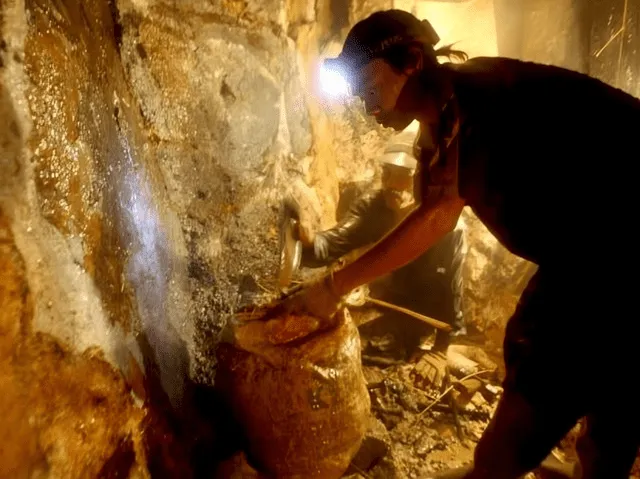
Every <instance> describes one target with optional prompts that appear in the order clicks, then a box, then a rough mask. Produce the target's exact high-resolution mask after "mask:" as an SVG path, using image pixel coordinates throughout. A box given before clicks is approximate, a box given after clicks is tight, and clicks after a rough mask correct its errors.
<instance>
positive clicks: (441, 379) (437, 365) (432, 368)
mask: <svg viewBox="0 0 640 479" xmlns="http://www.w3.org/2000/svg"><path fill="white" fill-rule="evenodd" d="M447 374H448V370H447V355H446V354H445V353H443V352H431V351H429V352H427V353H426V354H425V355H424V356H422V357H421V358H420V359H419V360H418V362H417V363H416V365H415V367H414V370H413V375H414V381H415V382H416V386H418V387H420V389H423V390H429V389H435V390H437V391H439V392H441V391H442V389H443V387H444V384H445V379H446V377H447Z"/></svg>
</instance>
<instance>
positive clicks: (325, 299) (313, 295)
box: [270, 274, 342, 326]
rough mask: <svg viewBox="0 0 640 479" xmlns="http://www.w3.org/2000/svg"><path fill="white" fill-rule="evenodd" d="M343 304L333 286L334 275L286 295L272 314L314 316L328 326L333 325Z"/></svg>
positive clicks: (316, 280)
mask: <svg viewBox="0 0 640 479" xmlns="http://www.w3.org/2000/svg"><path fill="white" fill-rule="evenodd" d="M341 303H342V297H341V296H340V295H339V294H337V292H336V291H335V289H334V286H333V275H332V274H328V275H326V276H323V277H321V278H319V279H315V280H312V281H309V282H307V283H305V284H303V285H301V286H300V287H298V288H296V290H295V292H293V293H291V294H289V295H286V296H285V297H284V299H282V300H281V303H280V304H279V305H278V307H276V308H275V309H274V312H273V313H272V314H287V315H292V316H296V315H300V316H312V317H314V318H316V319H318V320H319V321H320V323H321V324H322V325H325V326H326V325H331V324H333V318H334V316H335V314H336V312H337V311H338V309H340V305H341ZM272 314H270V316H271V315H272Z"/></svg>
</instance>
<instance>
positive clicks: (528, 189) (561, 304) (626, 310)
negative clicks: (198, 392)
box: [284, 10, 640, 479]
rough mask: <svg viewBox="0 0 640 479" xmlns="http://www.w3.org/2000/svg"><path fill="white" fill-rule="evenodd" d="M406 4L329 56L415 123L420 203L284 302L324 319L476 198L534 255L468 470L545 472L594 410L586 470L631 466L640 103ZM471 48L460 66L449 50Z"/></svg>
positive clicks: (520, 251)
mask: <svg viewBox="0 0 640 479" xmlns="http://www.w3.org/2000/svg"><path fill="white" fill-rule="evenodd" d="M438 42H439V38H438V36H437V35H436V33H435V32H434V30H433V28H432V27H431V25H430V24H429V23H428V22H427V21H424V20H423V21H420V20H419V19H417V18H415V17H414V16H412V15H411V14H409V13H407V12H403V11H397V10H389V11H381V12H376V13H374V14H372V15H371V16H369V17H368V18H366V19H364V20H362V21H360V22H359V23H357V24H356V25H355V26H354V27H353V28H352V29H351V30H350V32H349V34H348V35H347V38H346V40H345V43H344V45H343V49H342V52H341V53H340V55H339V56H338V57H337V58H336V59H333V61H331V62H330V63H329V64H328V65H327V66H330V67H331V68H333V69H335V70H336V71H339V72H340V73H341V74H342V75H343V76H345V77H346V79H347V81H348V83H349V84H350V88H351V92H352V93H353V95H356V96H358V97H360V98H361V99H362V100H363V101H364V104H365V107H366V111H367V112H368V113H369V114H370V115H373V116H375V118H376V120H377V121H378V122H379V123H380V124H382V125H384V126H387V127H392V128H394V129H396V130H401V129H403V128H405V127H406V126H407V125H409V123H410V122H411V121H412V120H414V119H417V120H418V121H419V122H420V138H419V144H420V146H421V154H420V158H419V162H420V171H421V173H420V182H421V191H422V194H421V202H420V206H419V207H418V208H416V209H415V210H414V211H412V212H411V213H410V214H409V215H408V216H407V217H406V218H405V219H404V220H403V221H402V222H401V223H400V224H399V225H398V226H397V227H396V228H395V229H394V230H393V231H392V232H391V233H390V234H388V235H386V236H385V237H384V238H383V239H382V240H381V241H379V242H378V243H377V244H376V245H375V246H373V247H372V248H371V249H369V250H367V251H366V252H365V253H364V254H362V255H361V256H359V257H358V259H356V260H355V261H353V262H351V263H349V264H347V265H346V266H345V267H343V268H341V269H339V270H337V271H333V272H332V273H331V274H328V275H326V276H324V277H323V278H322V280H319V281H315V282H312V283H310V284H308V285H306V286H305V287H304V288H302V289H301V290H300V291H298V292H297V293H296V294H294V295H291V296H289V297H288V299H286V300H285V302H284V307H286V308H290V309H291V310H293V311H306V312H308V313H311V314H314V315H316V316H318V317H321V318H324V319H325V320H327V321H328V322H329V320H330V318H331V317H332V315H333V314H334V312H335V311H336V310H337V308H338V306H339V303H340V301H341V297H342V296H343V295H345V294H347V293H348V292H349V291H351V290H352V289H353V288H355V287H357V286H359V285H361V284H364V283H368V282H370V281H372V280H373V279H375V278H377V277H379V276H381V275H384V274H387V273H389V272H390V271H393V270H395V269H397V268H400V267H402V266H403V265H405V264H407V263H409V262H411V261H412V260H414V259H415V258H416V257H418V256H419V255H421V254H422V253H424V252H425V251H426V250H428V249H429V248H430V247H432V246H434V245H435V244H436V243H437V242H438V241H439V240H440V239H441V238H442V237H443V236H444V235H446V234H447V233H448V232H450V231H451V230H453V228H454V227H455V225H456V223H457V221H458V217H459V215H460V212H461V211H462V208H463V206H465V205H468V206H470V207H471V209H472V210H473V211H474V212H475V214H476V215H477V216H478V217H479V218H480V220H481V221H482V222H483V223H484V224H485V225H486V226H487V227H488V228H489V230H490V231H491V232H492V233H493V234H494V236H495V237H496V238H498V239H499V241H500V242H501V243H502V244H503V245H504V246H506V247H507V248H508V249H509V250H510V251H511V252H513V253H514V254H516V255H518V256H521V257H523V258H526V259H528V260H530V261H532V262H534V263H535V264H537V265H538V270H537V272H536V274H535V275H534V277H533V278H532V279H531V280H530V282H529V284H528V286H527V288H526V290H525V291H524V293H523V295H522V297H521V299H520V301H519V304H518V306H517V309H516V311H515V313H514V314H513V316H512V317H511V318H510V320H509V323H508V325H507V329H506V333H505V340H504V359H505V363H506V369H507V373H506V378H505V381H504V394H503V395H502V397H501V399H500V402H499V404H498V407H497V410H496V412H495V414H494V416H493V418H492V420H491V422H490V424H489V426H488V427H487V429H486V430H485V431H484V434H483V436H482V438H481V439H480V441H479V443H478V445H477V448H476V451H475V461H474V465H473V467H472V469H471V470H470V471H469V472H468V473H466V474H465V476H464V477H467V478H473V479H478V478H486V479H514V478H516V477H519V476H521V475H522V474H523V473H525V472H527V471H530V470H532V469H534V468H535V467H536V466H537V465H538V464H539V463H540V461H541V460H542V459H543V458H544V457H545V456H546V455H547V454H548V453H549V452H550V451H551V449H552V448H553V447H554V446H555V445H556V443H558V441H559V440H560V439H561V438H562V437H563V436H564V435H565V434H566V433H567V431H569V429H570V428H572V426H574V424H576V421H577V420H578V419H579V418H581V417H586V422H587V425H588V426H587V428H586V433H585V434H584V436H583V437H582V438H581V441H580V444H579V445H578V452H579V454H580V456H581V465H582V466H581V467H582V477H584V478H608V479H615V478H623V477H624V478H626V477H628V474H629V470H630V468H631V466H632V463H633V461H634V458H635V456H636V453H637V450H638V444H639V439H640V421H639V414H638V412H637V409H636V408H635V406H634V405H632V404H630V403H629V400H631V401H633V400H632V399H631V398H632V397H634V396H633V393H632V392H631V391H630V390H629V389H628V387H627V386H626V385H629V384H630V381H631V383H633V379H632V378H633V377H637V369H636V368H637V367H638V354H637V352H636V351H635V347H636V346H635V341H636V338H637V337H638V335H637V333H638V319H637V315H638V313H637V311H636V310H635V309H632V308H633V303H632V301H631V302H630V301H629V299H630V298H633V297H634V294H635V288H634V286H633V285H634V282H633V281H631V280H624V279H623V278H624V277H625V273H626V274H634V273H635V271H636V270H637V265H638V260H637V255H636V254H635V252H634V251H633V250H631V249H629V248H627V249H625V247H626V246H627V245H629V243H628V242H624V241H621V236H620V234H619V231H620V230H621V228H622V226H624V225H627V224H628V223H629V221H631V220H632V218H633V217H635V215H634V214H633V213H634V212H635V211H636V206H637V204H636V200H635V193H634V192H635V188H636V183H637V178H636V176H635V174H634V173H633V170H635V166H633V165H634V164H635V162H636V161H637V159H638V158H639V157H640V153H639V151H638V133H639V132H640V101H639V100H638V99H636V98H634V97H632V96H630V95H628V94H626V93H624V92H623V91H621V90H618V89H616V88H613V87H611V86H609V85H607V84H605V83H602V82H600V81H598V80H596V79H594V78H591V77H589V76H587V75H584V74H580V73H577V72H573V71H569V70H566V69H562V68H559V67H555V66H549V65H541V64H536V63H529V62H522V61H518V60H513V59H507V58H474V59H471V60H467V59H465V58H464V56H463V55H462V54H460V53H459V52H456V51H453V50H452V49H450V48H447V47H444V48H438V49H436V48H435V45H436V44H437V43H438ZM455 56H458V57H461V58H460V59H461V60H462V61H461V62H459V63H458V62H446V61H445V62H442V63H441V62H440V61H438V59H439V58H442V59H445V57H455Z"/></svg>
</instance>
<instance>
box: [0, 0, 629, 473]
mask: <svg viewBox="0 0 640 479" xmlns="http://www.w3.org/2000/svg"><path fill="white" fill-rule="evenodd" d="M475 4H478V5H479V4H484V3H483V2H482V1H480V0H477V1H476V2H474V5H475ZM391 6H396V7H401V8H406V9H413V10H415V7H416V5H415V3H414V2H412V1H410V0H407V1H404V0H396V1H393V2H391V3H390V2H389V1H387V0H380V1H370V0H367V1H358V2H350V3H349V4H348V8H347V7H346V6H345V5H344V2H339V1H335V0H334V1H331V0H318V1H316V2H313V1H307V0H269V1H268V2H266V3H265V2H262V3H260V2H246V1H241V0H222V1H202V0H199V1H197V0H184V1H180V2H176V1H171V0H117V1H108V0H95V1H89V0H4V1H2V2H1V3H0V211H2V215H1V217H2V225H3V226H2V233H1V234H0V246H1V248H2V249H1V251H0V263H1V264H2V265H3V273H4V274H3V275H2V278H0V291H1V292H2V296H0V304H2V306H3V308H2V311H1V312H0V318H1V319H0V334H1V336H0V361H2V362H3V367H2V369H1V370H0V382H1V383H2V387H1V388H0V389H2V391H6V390H9V389H11V390H12V391H15V392H16V394H17V396H15V397H14V396H10V395H5V397H3V398H2V399H0V406H2V407H1V408H0V409H1V410H2V411H11V413H9V414H6V415H5V417H9V415H10V416H11V420H12V422H11V423H8V424H12V426H11V427H9V428H4V427H3V428H0V441H1V444H0V446H3V447H4V446H5V445H15V444H25V445H26V446H27V447H26V448H24V449H21V450H20V451H14V450H13V449H2V447H0V451H2V452H0V454H5V452H6V454H7V455H5V456H2V457H1V459H3V460H2V462H0V465H1V466H2V467H5V469H4V470H2V469H0V477H4V476H5V475H6V474H8V475H9V476H10V477H20V475H21V474H22V473H25V474H26V473H28V472H29V471H31V472H34V471H38V470H43V468H46V469H47V470H49V471H50V472H51V473H52V474H53V475H55V473H59V475H61V476H64V477H87V476H93V475H96V474H97V473H96V471H100V469H103V471H109V470H111V471H115V472H113V473H114V474H115V473H116V472H117V473H118V474H120V475H121V476H122V475H124V474H125V473H126V472H125V471H131V472H130V474H131V475H132V476H135V475H139V476H142V477H144V476H145V474H147V472H150V473H152V474H153V472H154V471H162V472H164V473H167V472H168V471H169V472H172V473H174V475H175V476H179V477H189V476H190V474H191V472H189V471H190V467H192V466H193V467H196V466H197V464H196V463H197V461H195V462H194V461H189V464H187V461H188V457H187V456H188V455H189V454H190V453H189V451H188V450H187V449H189V448H190V447H196V446H197V447H200V446H201V445H202V444H206V440H208V439H207V438H208V437H209V436H208V434H209V432H208V431H206V430H205V429H206V428H203V429H197V428H195V426H194V424H203V423H204V421H199V420H197V418H194V417H193V415H192V416H190V417H188V418H185V417H180V419H179V420H178V419H175V418H174V417H173V416H172V413H173V412H174V411H175V410H185V409H187V410H191V411H195V410H196V408H194V407H191V406H192V404H191V401H193V400H194V397H200V396H198V395H197V394H196V393H195V392H194V389H195V385H194V384H193V383H194V382H197V383H203V384H210V383H211V381H212V378H213V374H214V372H215V360H214V358H215V356H214V348H215V346H216V344H217V341H218V334H219V331H220V329H221V327H222V325H223V323H224V319H225V315H226V314H228V313H229V312H230V311H232V310H233V309H234V308H235V307H237V306H239V305H241V304H246V303H248V302H251V301H253V300H255V298H256V296H258V295H260V294H262V293H264V292H265V291H270V290H273V289H274V283H275V281H274V274H273V273H274V271H275V268H276V261H277V251H276V249H277V230H276V220H277V207H278V204H279V199H280V198H281V196H282V195H284V194H287V193H292V194H294V195H295V196H297V197H298V198H299V199H300V202H301V203H302V207H303V209H304V210H305V212H306V213H307V214H308V216H310V218H311V221H312V223H313V224H315V225H317V226H319V227H326V226H329V225H330V224H331V223H333V221H334V219H335V211H336V206H337V203H338V198H339V191H340V189H341V188H343V187H344V185H347V184H349V183H351V182H354V181H355V182H360V181H371V180H372V179H374V178H375V176H376V168H375V163H374V160H373V158H375V156H376V155H377V154H379V153H380V152H381V151H382V149H383V148H384V145H385V142H386V140H387V139H388V137H389V135H390V134H391V132H390V131H385V130H382V129H381V128H379V127H377V126H375V124H374V123H372V121H371V119H369V118H366V117H365V116H364V115H363V113H362V108H361V105H360V104H359V103H358V102H357V101H345V102H343V103H336V102H328V101H326V99H325V98H324V97H323V96H322V94H321V91H320V90H319V85H318V83H317V78H318V64H319V59H320V58H321V57H322V56H324V55H329V54H335V53H336V51H337V49H339V47H340V42H341V40H342V35H344V33H346V31H345V29H346V28H347V27H348V25H349V23H350V22H353V21H356V20H359V19H361V18H363V17H364V16H366V15H367V14H368V13H370V12H371V11H373V10H374V9H378V8H389V7H391ZM487 8H488V7H487ZM416 11H417V10H416ZM454 20H455V19H449V21H452V22H453V21H454ZM444 21H445V17H443V19H442V22H444ZM435 26H436V28H438V25H435ZM443 28H444V31H451V28H449V29H447V28H445V27H443ZM629 28H631V27H629ZM634 28H635V27H634ZM498 33H499V32H498ZM603 38H604V37H603ZM625 39H626V40H625V41H626V42H627V43H629V37H628V36H627V37H625ZM452 40H455V39H452ZM631 53H632V51H631V49H628V50H625V51H624V52H623V57H624V55H627V56H629V55H631ZM624 58H626V57H624ZM629 58H631V56H629ZM633 58H635V57H633ZM465 218H466V219H467V220H468V224H469V228H470V229H469V232H468V234H469V237H470V238H471V243H472V246H471V248H470V253H469V256H468V261H467V265H466V266H465V267H466V268H467V273H468V277H469V280H468V298H470V299H469V300H468V302H467V314H468V315H469V318H470V321H471V322H472V324H474V325H476V328H477V329H478V330H480V331H482V332H484V333H485V334H487V335H488V336H489V337H490V339H492V338H494V337H495V338H496V339H495V340H494V339H492V340H493V341H494V343H499V340H498V339H497V338H498V337H499V336H500V334H501V330H500V328H501V327H502V325H503V324H504V320H505V319H506V317H508V314H509V313H510V309H511V308H512V307H513V305H514V304H515V299H516V297H517V294H518V290H519V288H520V283H518V284H519V285H518V286H515V283H514V280H513V279H514V278H521V277H523V275H524V276H526V274H527V272H526V271H524V272H523V271H522V270H521V268H522V264H521V263H518V262H517V261H516V260H515V259H513V258H511V257H508V255H507V256H505V254H504V251H503V250H501V249H500V247H499V246H497V245H496V244H495V241H494V240H492V238H491V237H490V235H489V236H487V233H486V231H484V230H483V229H482V227H481V226H480V225H477V224H476V223H474V219H473V217H472V216H468V217H467V216H465ZM476 222H477V220H476ZM473 238H475V239H473ZM501 258H502V259H503V261H502V262H497V261H494V260H499V259H501ZM491 265H495V266H491ZM496 288H498V289H496ZM5 365H6V366H5ZM51 378H55V380H52V379H51ZM30 385H33V386H30ZM131 391H133V392H134V393H135V394H134V396H135V397H136V398H137V399H139V401H135V400H134V398H131V395H130V392H131ZM202 397H204V398H205V399H203V400H202V401H200V403H199V405H204V406H205V407H204V409H208V411H206V412H207V414H209V416H207V417H210V416H215V415H216V414H213V413H211V410H212V409H214V406H213V405H212V404H213V403H212V402H211V401H212V400H210V399H209V396H207V395H204V396H202ZM202 397H200V399H202ZM50 398H53V399H52V400H49V399H50ZM198 410H199V409H198ZM34 411H35V412H37V414H36V413H34ZM54 411H55V414H54ZM216 412H218V413H219V411H216ZM217 415H218V416H221V415H223V413H219V414H217ZM30 418H33V419H32V420H31V419H30ZM91 418H95V423H91ZM4 424H5V423H3V426H4ZM176 424H177V425H180V427H177V426H176ZM83 425H84V426H83ZM81 426H82V427H81ZM62 431H64V432H62ZM54 436H55V437H56V441H53V440H52V439H51V438H52V437H54ZM176 437H179V439H180V440H178V439H176ZM82 438H84V439H83V440H80V439H82ZM83 441H84V442H83ZM199 441H204V443H200V442H199ZM54 442H55V443H56V444H54V445H53V446H52V444H53V443H54ZM196 443H198V444H196ZM62 444H64V447H63V446H62ZM49 446H51V447H49ZM202 447H203V448H204V449H203V450H204V451H205V454H204V456H206V457H207V458H208V456H210V455H211V454H210V451H211V450H213V449H211V448H210V449H206V447H205V446H204V445H202ZM7 451H8V452H7ZM216 451H217V449H216ZM20 454H26V455H27V456H24V457H23V456H20ZM6 458H8V459H6ZM5 459H6V460H5ZM205 462H206V461H205ZM123 464H124V465H123ZM127 464H129V465H130V468H129V469H126V467H127ZM9 467H11V468H12V469H9ZM16 468H20V469H16ZM65 468H66V469H65ZM104 468H106V469H104ZM110 468H111V469H110ZM7 471H9V472H7ZM136 471H137V472H136ZM5 473H6V474H5Z"/></svg>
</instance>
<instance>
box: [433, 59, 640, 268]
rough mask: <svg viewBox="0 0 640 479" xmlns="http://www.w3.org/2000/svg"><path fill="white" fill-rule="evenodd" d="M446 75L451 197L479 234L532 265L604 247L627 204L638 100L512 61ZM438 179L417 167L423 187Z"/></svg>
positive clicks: (574, 259)
mask: <svg viewBox="0 0 640 479" xmlns="http://www.w3.org/2000/svg"><path fill="white" fill-rule="evenodd" d="M453 68H455V73H454V80H453V81H454V89H455V92H456V96H457V99H458V102H459V105H460V110H461V112H462V115H463V116H462V117H461V128H460V137H459V141H460V143H459V163H458V170H457V176H458V192H459V194H460V196H461V197H463V198H464V199H465V201H466V204H467V205H469V206H470V207H471V208H472V209H473V211H474V213H475V214H476V215H477V216H478V217H479V218H480V219H481V220H482V222H483V223H484V224H485V225H486V226H487V228H489V230H490V231H491V232H492V233H493V234H494V235H495V236H496V237H497V238H498V239H499V240H500V241H501V243H502V244H503V245H504V246H506V247H507V248H508V249H509V250H510V251H511V252H513V253H514V254H516V255H519V256H521V257H523V258H526V259H528V260H530V261H533V262H535V263H537V264H544V263H551V264H557V263H558V261H561V262H563V263H564V264H565V265H566V264H567V263H568V262H571V263H572V264H573V263H575V264H579V263H580V262H581V261H583V258H584V256H583V255H584V253H585V252H588V251H589V250H590V249H591V248H598V250H601V248H602V245H603V244H607V245H608V244H610V241H611V240H609V238H610V237H612V236H613V233H614V232H615V231H616V230H617V229H618V228H619V227H620V226H621V224H623V223H624V222H625V221H627V215H628V214H629V213H631V212H632V208H633V206H634V202H635V198H634V196H633V188H634V183H635V178H634V174H633V173H632V171H635V165H634V163H635V161H636V160H637V159H638V157H639V153H638V150H639V148H638V143H637V138H638V136H639V135H640V100H638V99H635V98H634V97H632V96H630V95H628V94H626V93H624V92H622V91H621V90H618V89H615V88H613V87H611V86H608V85H606V84H604V83H602V82H600V81H598V80H595V79H593V78H590V77H588V76H586V75H581V74H579V73H576V72H572V71H569V70H565V69H562V68H558V67H553V66H547V65H540V64H534V63H527V62H521V61H518V60H510V59H504V58H475V59H472V60H469V61H467V62H465V63H464V64H462V65H458V66H456V67H453ZM449 156H453V155H449ZM427 161H429V158H421V164H423V165H424V164H425V163H426V162H427ZM446 161H447V162H449V161H454V160H453V159H452V158H447V160H446ZM440 176H441V175H440ZM438 177H439V175H438V174H437V173H436V174H434V172H430V171H427V169H426V168H425V172H424V173H423V182H425V183H424V184H426V187H427V188H429V187H430V186H431V187H433V186H434V184H437V183H438V180H437V179H438ZM576 226H577V227H579V228H581V232H580V234H575V233H574V232H573V230H574V228H575V227H576ZM567 228H570V229H571V231H572V232H571V234H567Z"/></svg>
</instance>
